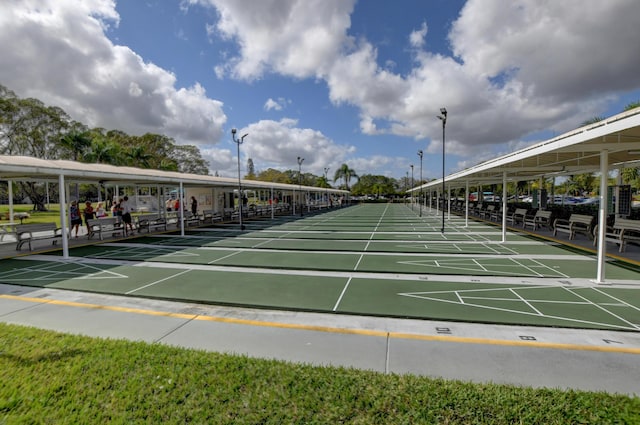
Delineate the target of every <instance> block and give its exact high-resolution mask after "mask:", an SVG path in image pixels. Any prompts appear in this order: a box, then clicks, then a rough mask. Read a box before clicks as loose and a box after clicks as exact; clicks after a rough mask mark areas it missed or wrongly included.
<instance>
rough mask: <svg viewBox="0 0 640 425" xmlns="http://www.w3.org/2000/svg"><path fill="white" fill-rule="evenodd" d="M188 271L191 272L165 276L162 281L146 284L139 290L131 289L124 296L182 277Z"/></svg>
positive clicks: (184, 271)
mask: <svg viewBox="0 0 640 425" xmlns="http://www.w3.org/2000/svg"><path fill="white" fill-rule="evenodd" d="M190 271H191V270H183V271H181V272H179V273H176V274H173V275H171V276H167V277H165V278H164V279H160V280H157V281H155V282H151V283H149V284H147V285H144V286H141V287H139V288H136V289H132V290H130V291H128V292H125V295H129V294H132V293H134V292H137V291H139V290H141V289H145V288H148V287H150V286H153V285H157V284H158V283H162V282H164V281H166V280H169V279H173V278H174V277H178V276H180V275H183V274H185V273H189V272H190Z"/></svg>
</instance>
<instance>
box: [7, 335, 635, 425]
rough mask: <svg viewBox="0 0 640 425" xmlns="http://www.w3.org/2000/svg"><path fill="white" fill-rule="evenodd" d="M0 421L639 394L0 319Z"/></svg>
mask: <svg viewBox="0 0 640 425" xmlns="http://www.w3.org/2000/svg"><path fill="white" fill-rule="evenodd" d="M0 382H1V383H2V385H0V424H4V423H8V424H9V423H52V424H53V423H55V424H63V423H74V424H75V423H107V422H115V423H127V424H128V423H197V424H294V423H298V424H343V423H349V424H418V423H429V424H431V423H444V424H474V423H491V424H613V423H615V424H624V423H628V424H631V423H638V422H639V421H640V398H632V397H627V396H623V395H613V394H607V393H592V392H581V391H560V390H551V389H531V388H520V387H513V386H505V385H489V384H487V385H475V384H470V383H463V382H457V381H445V380H440V379H429V378H426V377H417V376H412V375H384V374H381V373H375V372H367V371H360V370H355V369H346V368H333V367H312V366H308V365H299V364H291V363H285V362H280V361H275V360H257V359H251V358H248V357H244V356H234V355H223V354H217V353H211V352H205V351H198V350H187V349H181V348H175V347H169V346H165V345H160V344H147V343H142V342H137V343H136V342H126V341H122V340H108V339H95V338H89V337H82V336H74V335H66V334H61V333H56V332H50V331H43V330H37V329H33V328H27V327H21V326H14V325H7V324H0Z"/></svg>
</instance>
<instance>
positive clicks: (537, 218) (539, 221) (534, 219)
mask: <svg viewBox="0 0 640 425" xmlns="http://www.w3.org/2000/svg"><path fill="white" fill-rule="evenodd" d="M551 214H552V212H551V211H544V210H538V211H536V213H535V214H533V215H526V216H525V217H524V221H523V222H522V227H524V228H525V229H526V228H527V226H531V230H537V229H538V227H542V226H547V227H548V228H549V230H551V229H552V226H551V225H552V221H551Z"/></svg>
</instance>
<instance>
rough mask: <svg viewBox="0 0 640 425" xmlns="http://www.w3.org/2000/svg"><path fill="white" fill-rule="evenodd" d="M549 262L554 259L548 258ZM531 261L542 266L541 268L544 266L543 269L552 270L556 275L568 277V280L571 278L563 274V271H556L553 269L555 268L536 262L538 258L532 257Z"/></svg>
mask: <svg viewBox="0 0 640 425" xmlns="http://www.w3.org/2000/svg"><path fill="white" fill-rule="evenodd" d="M547 260H553V258H547ZM559 260H562V258H559ZM531 261H533V262H534V263H537V264H538V265H540V266H542V267H544V268H547V269H549V270H552V271H553V272H554V273H555V274H557V275H560V276H561V277H566V278H568V277H569V276H568V275H566V274H564V273H562V272H561V271H558V270H555V269H553V268H551V267H549V266H547V265H546V264H543V263H541V262H539V261H537V260H536V257H534V256H531Z"/></svg>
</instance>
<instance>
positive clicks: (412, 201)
mask: <svg viewBox="0 0 640 425" xmlns="http://www.w3.org/2000/svg"><path fill="white" fill-rule="evenodd" d="M409 167H411V211H413V164H411V165H409Z"/></svg>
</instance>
